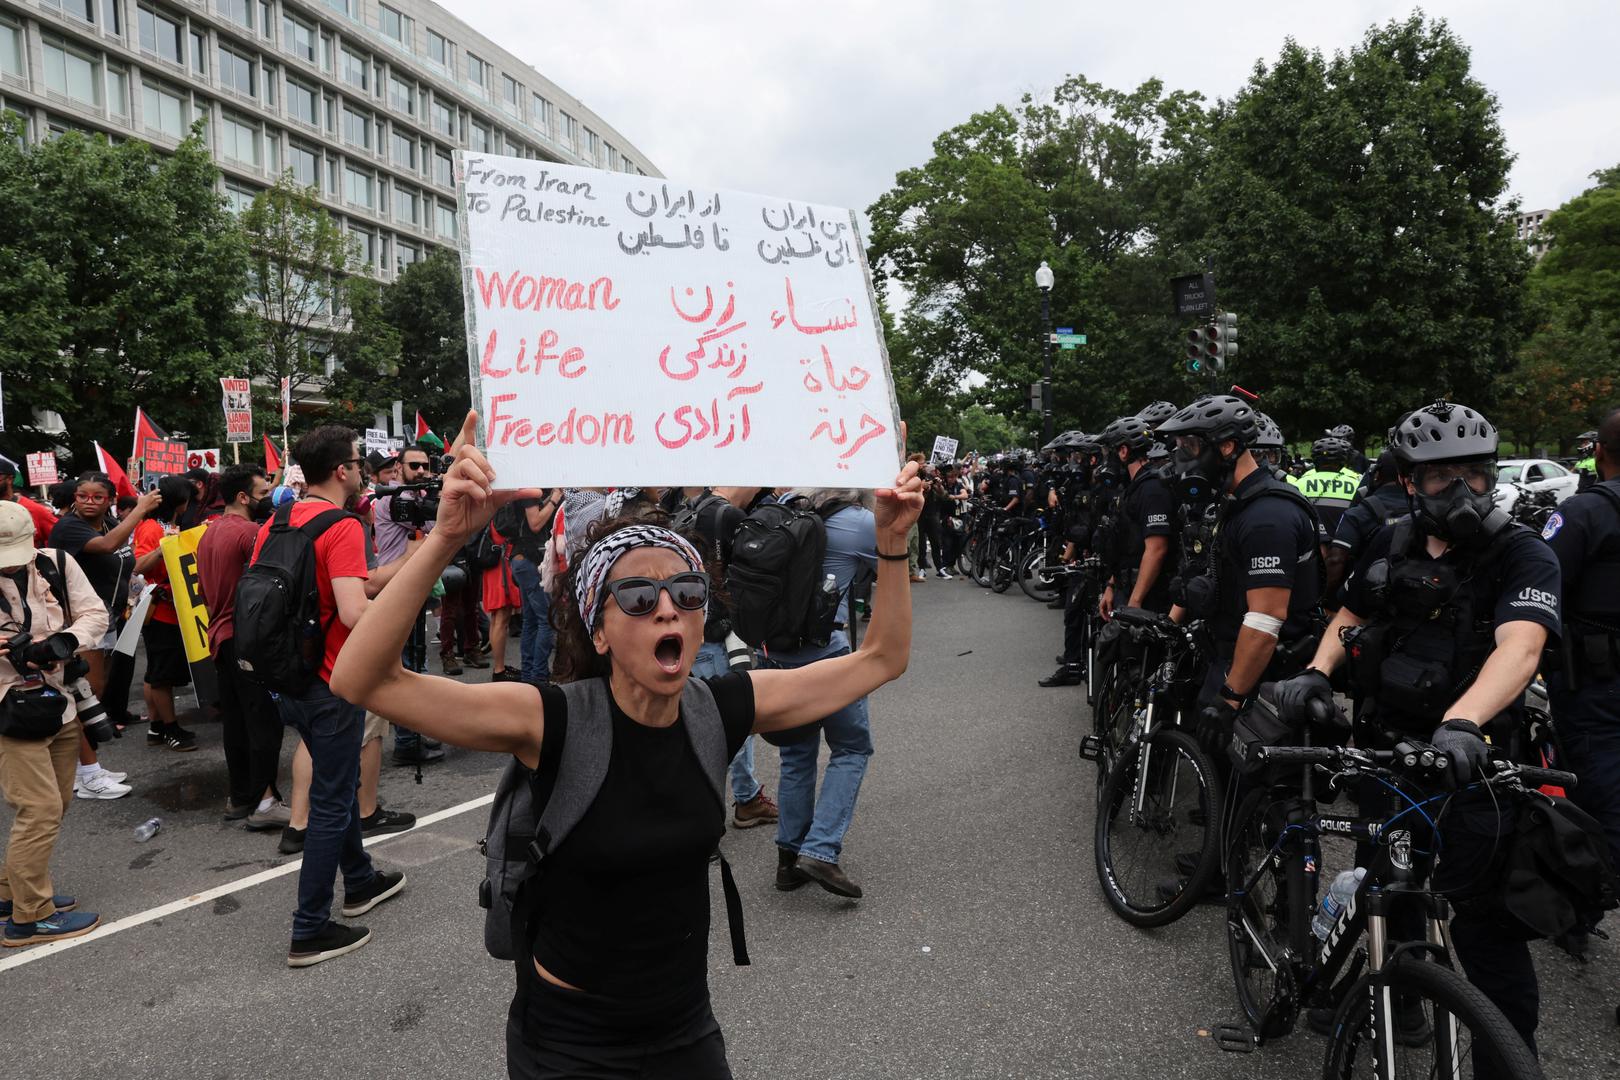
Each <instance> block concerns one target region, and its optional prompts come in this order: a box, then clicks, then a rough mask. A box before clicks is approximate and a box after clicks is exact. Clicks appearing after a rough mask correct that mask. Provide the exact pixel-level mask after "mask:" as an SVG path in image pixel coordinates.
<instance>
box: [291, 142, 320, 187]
mask: <svg viewBox="0 0 1620 1080" xmlns="http://www.w3.org/2000/svg"><path fill="white" fill-rule="evenodd" d="M287 168H288V169H290V170H291V171H292V175H293V179H294V180H296V181H298V183H299V185H300V186H301V187H307V188H314V189H315V190H316V191H319V190H320V189H321V155H320V153H319V152H317V151H315V150H311V149H310V148H309V147H307V146H300V145H299V144H297V143H289V144H288V145H287Z"/></svg>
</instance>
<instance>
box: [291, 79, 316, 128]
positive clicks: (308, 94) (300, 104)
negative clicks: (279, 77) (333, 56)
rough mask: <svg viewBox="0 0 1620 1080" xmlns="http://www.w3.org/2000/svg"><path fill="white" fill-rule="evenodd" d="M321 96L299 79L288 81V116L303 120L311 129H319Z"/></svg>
mask: <svg viewBox="0 0 1620 1080" xmlns="http://www.w3.org/2000/svg"><path fill="white" fill-rule="evenodd" d="M320 108H321V94H320V91H318V90H316V89H315V88H314V87H313V86H305V85H304V84H303V83H301V82H299V81H298V80H297V79H288V80H287V115H289V116H291V117H292V118H293V119H294V120H302V121H303V122H304V123H306V124H308V125H309V126H310V127H319V126H320V124H321V120H320Z"/></svg>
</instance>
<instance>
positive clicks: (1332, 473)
mask: <svg viewBox="0 0 1620 1080" xmlns="http://www.w3.org/2000/svg"><path fill="white" fill-rule="evenodd" d="M1351 452H1352V448H1351V446H1350V444H1349V443H1347V442H1345V441H1344V440H1343V439H1341V438H1339V437H1337V436H1335V435H1328V436H1326V437H1324V438H1321V439H1317V440H1316V442H1314V443H1312V444H1311V470H1310V471H1309V472H1307V473H1306V474H1305V475H1304V476H1301V477H1300V478H1299V490H1300V493H1301V494H1302V495H1304V496H1305V497H1306V498H1307V499H1309V500H1311V502H1312V503H1314V504H1316V516H1317V519H1318V520H1320V521H1321V522H1322V528H1324V529H1326V530H1327V534H1328V535H1329V536H1333V535H1334V534H1335V533H1336V532H1337V531H1338V528H1339V518H1341V517H1343V516H1344V512H1345V511H1346V510H1348V509H1350V504H1351V503H1352V502H1354V501H1355V499H1356V491H1357V490H1358V489H1359V488H1360V487H1361V474H1360V473H1359V472H1354V471H1352V470H1351V469H1349V468H1348V467H1347V466H1346V464H1345V463H1346V462H1348V461H1349V460H1350V454H1351Z"/></svg>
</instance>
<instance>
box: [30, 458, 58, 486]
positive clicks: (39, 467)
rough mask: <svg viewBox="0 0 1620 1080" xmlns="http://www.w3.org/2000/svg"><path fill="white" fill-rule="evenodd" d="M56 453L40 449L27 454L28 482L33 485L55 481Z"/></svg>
mask: <svg viewBox="0 0 1620 1080" xmlns="http://www.w3.org/2000/svg"><path fill="white" fill-rule="evenodd" d="M56 480H57V476H56V454H55V453H54V452H53V451H50V450H42V451H40V452H39V453H37V454H29V455H28V482H29V483H30V484H32V485H33V486H35V487H38V486H39V485H41V484H54V483H56Z"/></svg>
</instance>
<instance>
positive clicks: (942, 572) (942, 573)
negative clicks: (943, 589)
mask: <svg viewBox="0 0 1620 1080" xmlns="http://www.w3.org/2000/svg"><path fill="white" fill-rule="evenodd" d="M934 576H935V577H942V578H944V579H945V580H946V581H950V580H952V578H951V575H950V572H949V571H946V570H935V571H934Z"/></svg>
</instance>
